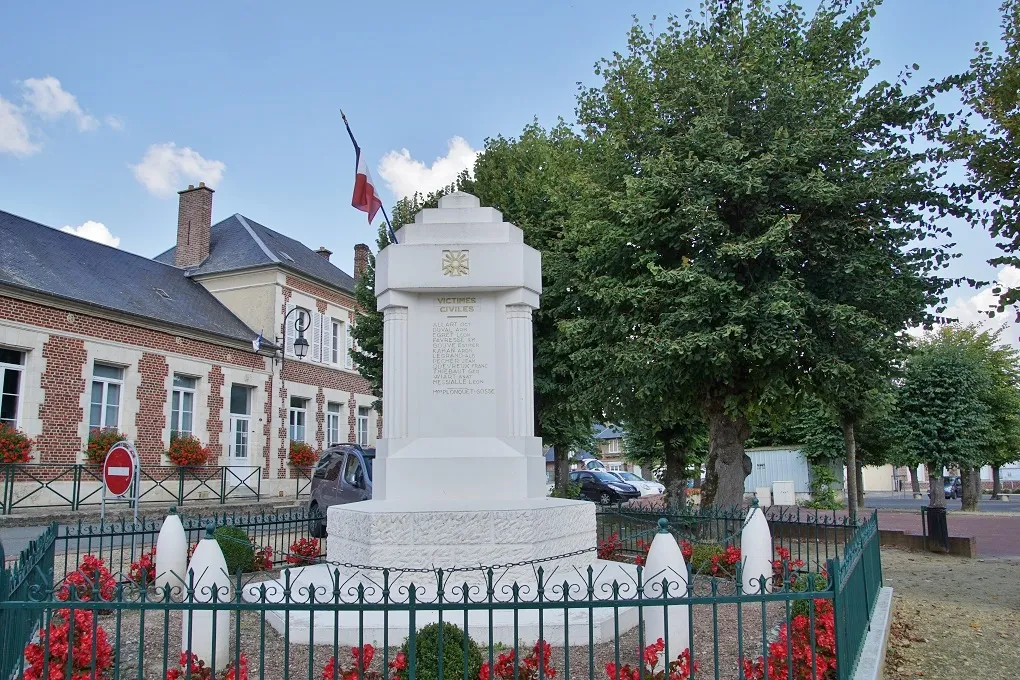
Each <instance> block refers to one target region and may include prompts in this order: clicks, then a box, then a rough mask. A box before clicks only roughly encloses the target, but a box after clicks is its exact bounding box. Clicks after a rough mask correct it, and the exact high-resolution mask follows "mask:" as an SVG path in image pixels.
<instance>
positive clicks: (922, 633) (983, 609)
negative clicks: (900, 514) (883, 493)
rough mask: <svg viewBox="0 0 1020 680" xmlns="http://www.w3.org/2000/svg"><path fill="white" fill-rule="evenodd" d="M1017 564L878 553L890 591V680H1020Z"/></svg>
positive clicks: (934, 555)
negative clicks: (956, 679) (948, 679)
mask: <svg viewBox="0 0 1020 680" xmlns="http://www.w3.org/2000/svg"><path fill="white" fill-rule="evenodd" d="M1018 567H1020V561H1017V560H980V559H978V560H968V559H961V558H959V557H949V556H945V555H937V554H922V553H908V552H904V551H900V550H893V549H883V550H882V569H883V574H884V577H885V581H886V584H887V585H891V586H892V587H893V589H894V608H895V615H894V619H893V630H892V636H891V640H890V645H889V651H888V654H887V656H886V669H885V677H886V678H887V679H888V680H916V679H918V678H960V677H962V678H975V679H980V680H985V679H987V680H1000V679H1003V680H1005V679H1009V680H1014V679H1015V678H1017V677H1020V651H1018V650H1020V589H1018V588H1017V584H1018V577H1020V569H1018Z"/></svg>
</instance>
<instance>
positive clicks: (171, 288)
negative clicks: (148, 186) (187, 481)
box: [0, 184, 382, 503]
mask: <svg viewBox="0 0 1020 680" xmlns="http://www.w3.org/2000/svg"><path fill="white" fill-rule="evenodd" d="M212 197H213V190H212V189H210V188H208V187H205V186H204V185H202V184H200V185H199V186H198V187H189V188H188V189H187V190H185V191H182V192H180V209H179V214H178V225H177V242H176V245H175V246H174V247H172V248H170V249H169V250H167V251H166V252H164V253H163V254H161V255H159V256H157V257H156V258H154V259H147V258H144V257H141V256H138V255H133V254H131V253H127V252H124V251H122V250H118V249H116V248H110V247H108V246H104V245H101V244H98V243H93V242H91V241H87V240H84V239H81V238H78V237H76V236H73V235H70V234H66V233H62V232H60V231H58V230H56V229H52V228H49V227H46V226H43V225H41V224H37V223H35V222H31V221H29V220H26V219H23V218H21V217H17V216H15V215H11V214H8V213H4V212H0V238H2V239H3V243H4V247H3V249H2V250H0V386H2V395H0V396H2V401H0V420H2V421H3V422H6V423H8V424H11V425H14V426H15V427H17V428H19V429H21V430H23V431H24V432H25V433H26V434H28V435H29V436H30V437H32V438H33V439H34V440H35V442H36V443H35V446H34V448H33V454H32V455H33V460H32V462H33V463H34V464H38V465H40V466H42V467H41V468H39V469H47V468H52V470H53V471H56V470H58V469H59V468H61V467H67V466H68V465H71V464H75V463H82V462H84V458H83V451H84V449H85V446H86V443H87V440H88V433H89V431H90V428H117V429H118V430H120V431H121V432H122V433H124V434H125V435H126V436H127V437H128V438H129V439H131V440H132V441H134V442H135V445H136V447H137V449H138V452H139V455H140V457H141V461H142V466H143V469H145V470H157V471H158V470H161V469H164V468H168V467H172V464H171V463H170V462H169V461H168V460H167V458H166V455H165V451H166V449H167V447H168V446H169V442H170V436H171V432H182V433H189V434H193V435H194V436H196V437H197V438H198V439H199V440H201V441H202V443H203V444H206V445H208V446H209V447H210V449H211V451H212V460H210V465H222V466H228V467H229V469H230V470H231V471H233V474H231V475H229V476H228V477H227V479H228V480H232V481H233V483H240V480H243V479H244V478H245V477H250V476H251V475H253V474H254V475H257V476H259V477H261V488H262V491H263V493H268V494H269V495H274V496H275V495H279V493H280V492H284V493H290V494H293V493H294V488H295V484H294V482H293V481H290V482H286V481H285V480H287V479H288V478H290V477H291V475H292V471H291V470H290V469H289V466H288V465H287V463H286V460H287V454H288V448H289V440H291V439H296V440H301V441H305V442H308V443H309V444H311V445H312V447H313V448H315V449H321V448H323V447H324V446H327V445H329V444H331V443H334V442H346V441H358V442H360V443H363V444H366V445H370V446H371V445H374V442H375V439H376V437H377V436H379V434H380V431H381V427H382V423H381V419H380V418H377V417H376V414H375V412H374V411H373V409H372V402H373V397H372V396H371V394H370V389H369V386H368V384H367V382H366V381H365V380H364V379H363V378H362V377H361V376H360V375H359V374H358V373H357V371H356V369H355V367H354V365H353V363H352V362H351V359H350V357H349V355H348V353H347V349H348V348H349V347H350V346H351V338H350V328H351V324H352V323H353V322H354V308H355V303H354V279H353V278H352V277H351V276H350V275H348V274H347V273H345V272H344V271H342V270H340V269H339V268H337V267H336V266H334V265H333V264H332V263H331V262H330V255H331V253H330V252H329V251H328V250H326V249H325V248H320V249H318V250H316V251H313V250H310V249H309V248H308V247H306V246H305V245H303V244H301V243H299V242H298V241H295V240H293V239H291V238H288V237H286V236H284V235H283V234H281V233H279V232H276V231H273V230H271V229H268V228H267V227H264V226H262V225H261V224H258V223H257V222H255V221H254V220H251V219H248V218H246V217H244V216H242V215H239V214H235V215H231V216H230V217H228V218H226V219H224V220H222V221H220V222H218V223H216V224H212ZM167 232H168V236H169V234H170V230H169V229H167ZM367 258H368V248H367V246H363V245H359V246H356V247H355V262H354V274H355V275H357V274H358V272H359V270H360V268H361V267H363V266H364V265H365V263H366V262H367ZM295 309H297V310H298V311H296V312H294V313H291V314H289V316H288V312H291V311H292V310H295ZM285 318H286V319H287V323H286V327H285V325H284V319H285ZM299 318H300V319H301V321H302V322H305V323H307V327H308V328H307V330H305V331H304V332H303V333H301V334H300V335H303V336H304V338H305V339H306V340H307V342H308V344H309V351H308V355H307V356H306V357H305V358H304V359H298V358H297V356H296V355H295V353H294V340H295V338H296V337H297V336H298V335H299V333H298V332H297V329H296V327H295V322H296V321H297V319H299ZM260 334H261V335H263V336H264V337H265V340H266V342H264V343H262V344H261V346H260V348H259V350H258V351H256V350H255V348H254V345H253V341H254V340H255V339H256V338H257V337H259V336H260ZM277 338H280V339H281V340H282V342H280V345H281V347H279V348H278V347H277V346H276V344H275V342H276V341H277ZM277 355H279V356H277ZM143 486H144V485H143ZM54 488H56V487H54ZM37 495H38V496H39V501H38V502H39V503H43V502H44V501H45V494H37ZM26 502H28V501H27V500H26ZM34 502H36V501H33V503H34Z"/></svg>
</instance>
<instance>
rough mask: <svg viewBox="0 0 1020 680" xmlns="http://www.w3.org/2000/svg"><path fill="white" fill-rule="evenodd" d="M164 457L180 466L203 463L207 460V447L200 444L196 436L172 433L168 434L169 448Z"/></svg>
mask: <svg viewBox="0 0 1020 680" xmlns="http://www.w3.org/2000/svg"><path fill="white" fill-rule="evenodd" d="M166 457H167V458H169V459H170V462H171V463H173V464H174V465H180V466H181V467H186V466H197V465H205V464H206V463H207V462H209V449H208V447H205V446H202V442H200V441H198V438H197V437H194V436H192V435H190V434H177V433H174V434H172V435H171V436H170V449H169V450H168V451H167V452H166Z"/></svg>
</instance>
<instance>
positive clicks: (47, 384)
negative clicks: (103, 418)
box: [0, 298, 87, 463]
mask: <svg viewBox="0 0 1020 680" xmlns="http://www.w3.org/2000/svg"><path fill="white" fill-rule="evenodd" d="M2 300H3V298H0V303H2ZM3 307H4V305H2V304H0V310H2V309H3ZM42 356H43V359H45V360H46V369H45V370H44V371H43V374H42V378H41V381H40V382H41V385H42V390H43V394H44V399H43V402H42V403H41V404H40V405H39V419H40V420H42V433H41V434H40V435H39V437H38V438H37V439H36V448H37V449H38V450H39V460H40V462H46V463H77V462H78V460H77V459H78V453H79V452H81V451H82V450H84V448H85V443H84V442H83V441H82V439H81V436H80V435H79V434H78V425H79V423H81V422H82V420H83V419H84V416H85V413H84V410H83V409H82V407H81V395H82V393H83V392H84V391H85V378H84V377H82V366H84V365H85V361H86V359H87V357H86V354H85V342H84V341H83V340H79V339H77V338H67V337H64V336H61V335H52V336H50V339H49V340H47V341H46V344H44V345H43V350H42Z"/></svg>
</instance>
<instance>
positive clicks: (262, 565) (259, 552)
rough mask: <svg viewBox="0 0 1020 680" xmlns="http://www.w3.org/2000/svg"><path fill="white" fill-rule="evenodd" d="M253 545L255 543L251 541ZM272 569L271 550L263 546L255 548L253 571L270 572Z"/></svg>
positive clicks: (270, 547)
mask: <svg viewBox="0 0 1020 680" xmlns="http://www.w3.org/2000/svg"><path fill="white" fill-rule="evenodd" d="M249 540H250V539H249ZM252 545H255V541H252ZM272 568H273V548H272V546H268V545H263V546H257V547H256V548H255V571H270V570H271V569H272Z"/></svg>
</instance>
